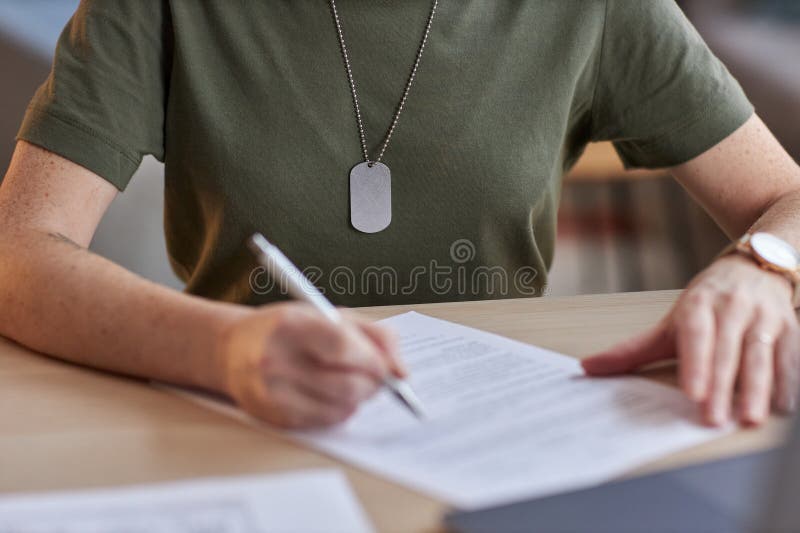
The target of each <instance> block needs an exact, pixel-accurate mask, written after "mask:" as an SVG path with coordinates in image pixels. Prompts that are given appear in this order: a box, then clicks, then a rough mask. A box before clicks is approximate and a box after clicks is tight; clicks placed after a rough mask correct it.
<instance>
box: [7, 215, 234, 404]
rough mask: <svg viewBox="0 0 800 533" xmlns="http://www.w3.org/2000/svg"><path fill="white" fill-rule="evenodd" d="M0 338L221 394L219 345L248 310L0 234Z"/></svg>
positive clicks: (63, 247)
mask: <svg viewBox="0 0 800 533" xmlns="http://www.w3.org/2000/svg"><path fill="white" fill-rule="evenodd" d="M0 258H2V260H0V334H2V335H4V336H7V337H9V338H12V339H14V340H16V341H17V342H19V343H20V344H23V345H25V346H28V347H30V348H32V349H34V350H36V351H39V352H43V353H46V354H50V355H53V356H56V357H59V358H63V359H66V360H69V361H73V362H76V363H80V364H85V365H89V366H93V367H97V368H102V369H106V370H111V371H115V372H121V373H125V374H130V375H134V376H140V377H146V378H151V379H156V380H163V381H167V382H173V383H178V384H185V385H191V386H197V387H203V388H207V389H211V390H217V391H223V389H224V383H223V381H224V379H223V374H224V373H223V371H222V361H220V354H219V353H218V346H219V339H220V338H221V337H222V336H223V335H224V331H225V330H226V327H227V326H228V325H229V324H230V323H231V322H232V321H233V320H235V319H237V318H239V317H241V316H242V315H243V314H245V313H247V312H248V310H247V308H244V307H241V306H235V305H231V304H224V303H218V302H212V301H208V300H204V299H201V298H197V297H193V296H189V295H186V294H182V293H180V292H178V291H174V290H171V289H168V288H166V287H163V286H160V285H157V284H155V283H152V282H149V281H147V280H145V279H143V278H140V277H139V276H137V275H135V274H133V273H131V272H129V271H127V270H125V269H124V268H122V267H120V266H118V265H116V264H114V263H112V262H110V261H108V260H106V259H104V258H102V257H100V256H97V255H95V254H93V253H91V252H89V251H88V250H86V249H85V248H83V247H81V246H79V245H77V244H75V243H74V242H72V241H70V240H69V239H67V238H66V237H63V236H61V235H59V234H56V233H48V232H46V231H37V230H20V231H15V232H13V234H12V233H11V232H10V231H6V232H4V233H3V234H0Z"/></svg>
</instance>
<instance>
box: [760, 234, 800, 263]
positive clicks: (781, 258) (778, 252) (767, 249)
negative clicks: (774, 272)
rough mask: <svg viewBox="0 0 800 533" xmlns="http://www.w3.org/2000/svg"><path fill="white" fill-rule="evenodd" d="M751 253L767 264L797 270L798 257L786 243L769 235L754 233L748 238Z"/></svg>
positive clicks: (799, 258)
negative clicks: (751, 249)
mask: <svg viewBox="0 0 800 533" xmlns="http://www.w3.org/2000/svg"><path fill="white" fill-rule="evenodd" d="M750 246H751V247H752V248H753V251H754V252H755V253H756V254H757V255H758V256H759V257H761V259H763V260H764V261H766V262H767V263H770V264H772V265H775V266H776V267H779V268H782V269H786V270H797V267H798V265H800V257H798V254H797V250H795V249H794V247H792V245H791V244H789V243H788V242H786V241H784V240H782V239H779V238H778V237H776V236H774V235H770V234H769V233H754V234H753V235H752V236H751V237H750Z"/></svg>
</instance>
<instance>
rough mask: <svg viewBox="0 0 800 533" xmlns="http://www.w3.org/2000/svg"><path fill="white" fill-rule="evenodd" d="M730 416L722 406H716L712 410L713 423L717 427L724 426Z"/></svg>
mask: <svg viewBox="0 0 800 533" xmlns="http://www.w3.org/2000/svg"><path fill="white" fill-rule="evenodd" d="M727 418H728V414H727V412H726V410H725V408H724V407H723V406H722V405H714V406H713V407H712V408H711V423H713V424H715V425H718V426H719V425H722V424H724V423H725V422H726V419H727Z"/></svg>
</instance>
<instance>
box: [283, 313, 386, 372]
mask: <svg viewBox="0 0 800 533" xmlns="http://www.w3.org/2000/svg"><path fill="white" fill-rule="evenodd" d="M293 318H294V320H286V321H285V322H286V323H285V324H283V325H282V326H281V328H280V333H279V334H280V335H281V337H282V339H281V342H282V343H283V344H284V345H286V346H287V347H288V348H289V349H290V351H293V352H294V353H296V354H298V356H299V354H302V355H303V356H307V357H311V358H312V359H313V360H314V361H316V362H317V363H318V364H320V365H323V366H327V367H330V368H338V369H346V370H355V371H359V372H364V373H366V374H369V375H371V376H373V377H374V378H375V379H383V376H385V375H386V374H387V373H388V366H387V364H386V363H385V361H384V358H383V357H382V356H381V355H380V351H379V349H378V347H377V346H375V344H374V343H373V342H372V341H371V340H370V339H369V338H367V337H366V335H364V333H362V332H361V330H360V329H358V327H357V326H356V325H355V324H353V323H352V322H350V321H348V320H344V321H342V322H341V323H333V322H331V321H330V320H328V319H326V318H325V317H324V316H322V315H320V314H319V313H317V312H315V311H314V310H313V309H311V308H309V309H308V310H301V311H298V312H297V313H296V314H295V315H294V316H293Z"/></svg>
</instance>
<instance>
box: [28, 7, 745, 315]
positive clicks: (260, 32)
mask: <svg viewBox="0 0 800 533" xmlns="http://www.w3.org/2000/svg"><path fill="white" fill-rule="evenodd" d="M430 4H431V2H430V0H402V1H400V0H394V1H390V0H370V1H364V0H359V1H356V0H339V2H338V8H339V12H340V15H341V20H342V25H343V31H344V36H345V39H346V42H347V46H348V49H349V52H350V58H351V63H352V68H353V74H354V76H355V80H356V83H357V88H358V92H359V97H360V103H361V112H362V115H363V120H364V126H365V129H366V132H367V140H368V144H369V149H370V152H371V154H372V155H373V156H374V154H375V153H376V149H377V147H378V146H379V144H380V142H381V141H382V139H383V136H384V134H385V132H386V130H387V127H388V125H389V122H390V120H391V117H392V114H393V113H394V110H395V108H396V106H397V104H398V101H399V99H400V96H401V94H402V90H403V87H404V84H405V82H406V80H407V78H408V76H409V73H410V69H411V66H412V64H413V60H414V57H415V54H416V51H417V48H418V46H419V43H420V40H421V37H422V33H423V29H424V26H425V22H426V19H427V16H428V13H429V10H430ZM752 112H753V110H752V107H751V105H750V104H749V102H748V101H747V98H746V97H745V95H744V94H743V92H742V90H741V88H740V87H739V85H738V84H737V82H736V81H735V80H734V79H733V78H732V77H731V75H730V74H729V73H728V72H727V70H726V69H725V68H724V66H723V65H722V64H721V63H720V62H719V61H718V60H717V59H716V58H715V57H714V56H713V55H712V54H711V53H710V52H709V50H708V49H707V47H706V45H705V44H704V43H703V41H702V40H701V38H700V37H699V36H698V34H697V33H696V31H695V30H694V29H693V28H692V26H691V25H690V23H689V22H688V21H687V20H686V19H685V18H684V16H683V14H682V13H681V11H680V9H679V8H678V7H677V6H676V4H675V3H674V2H673V0H502V1H491V2H488V1H485V0H441V1H440V3H439V9H438V12H437V14H436V18H435V19H434V22H433V26H432V30H431V33H430V37H429V40H428V43H427V46H426V48H425V52H424V55H423V57H422V61H421V64H420V66H419V70H418V72H417V77H416V81H415V83H414V85H413V87H412V89H411V93H410V96H409V98H408V101H407V103H406V106H405V110H404V111H403V114H402V116H401V118H400V122H399V125H398V127H397V129H396V130H395V132H394V135H393V137H392V141H391V144H390V145H389V148H388V150H387V152H386V155H385V157H384V162H385V163H386V164H387V165H388V166H389V167H390V169H391V171H392V211H393V216H392V222H391V225H390V226H389V227H388V228H387V229H385V230H384V231H382V232H379V233H375V234H365V233H360V232H359V231H357V230H355V229H354V228H353V227H351V225H350V221H349V172H350V169H351V168H352V166H353V165H355V164H357V163H359V162H360V161H361V157H362V156H361V150H360V145H359V138H358V129H357V127H356V121H355V114H354V110H353V103H352V98H351V94H350V89H349V86H348V82H347V77H346V73H345V69H344V65H343V60H342V55H341V51H340V48H339V43H338V40H337V34H336V29H335V26H334V22H333V18H332V16H331V12H330V10H329V7H328V2H326V1H324V0H314V1H311V0H293V1H291V2H289V1H285V0H259V1H246V0H231V1H224V2H222V1H220V2H211V1H208V2H203V1H198V0H136V1H130V0H84V1H83V2H82V4H81V6H80V8H79V9H78V11H77V13H76V14H75V16H74V17H73V18H72V20H71V21H70V23H69V24H68V26H67V28H66V29H65V31H64V33H63V35H62V36H61V39H60V41H59V44H58V48H57V50H56V53H55V62H54V65H53V70H52V73H51V75H50V77H49V78H48V79H47V81H46V82H45V83H44V85H43V86H42V87H41V88H40V89H39V91H38V92H37V93H36V95H35V97H34V99H33V101H32V103H31V106H30V108H29V110H28V112H27V115H26V117H25V120H24V123H23V125H22V128H21V131H20V133H19V138H20V139H24V140H27V141H29V142H31V143H34V144H37V145H40V146H42V147H44V148H46V149H48V150H51V151H53V152H55V153H58V154H60V155H62V156H64V157H66V158H67V159H70V160H72V161H74V162H76V163H78V164H80V165H82V166H84V167H86V168H88V169H90V170H92V171H94V172H95V173H97V174H99V175H100V176H102V177H103V178H105V179H106V180H108V181H109V182H111V183H112V184H114V185H115V186H116V187H117V188H119V189H120V190H123V189H124V188H125V186H126V184H127V183H128V180H129V179H130V177H131V175H132V174H133V173H134V171H135V170H136V168H137V166H138V165H139V163H140V161H141V159H142V157H143V156H144V155H146V154H152V155H154V156H155V157H156V158H158V159H160V160H162V161H164V163H165V165H166V166H165V172H166V183H165V190H164V194H165V200H166V207H165V231H166V236H167V244H168V248H169V254H170V257H171V261H172V264H173V267H174V269H175V270H176V272H177V273H178V274H179V275H180V276H181V277H182V278H183V279H184V280H185V281H186V283H187V290H188V291H189V292H191V293H194V294H199V295H202V296H206V297H210V298H215V299H223V300H228V301H237V302H244V303H251V304H254V303H259V302H266V301H269V300H270V299H273V298H275V297H276V295H278V293H279V291H278V289H277V288H276V287H275V286H274V283H271V282H270V281H269V280H268V279H267V278H266V276H265V275H264V273H263V272H262V271H260V270H258V269H256V268H255V267H256V264H255V262H254V260H253V258H252V256H251V254H250V253H249V252H248V250H247V248H246V247H245V244H244V243H245V240H246V238H247V237H248V236H249V235H250V234H251V233H253V232H254V231H260V232H262V233H263V234H264V235H265V236H266V237H267V238H268V239H269V240H271V241H272V242H274V243H276V244H277V245H278V246H279V247H280V248H281V249H282V250H283V251H284V252H285V253H286V255H287V256H289V257H290V258H291V259H292V260H293V261H294V262H295V263H297V264H298V266H300V267H301V268H302V269H304V270H305V271H306V273H307V274H308V275H309V277H310V278H311V279H312V281H314V282H315V283H316V284H317V285H318V286H319V287H320V288H321V289H323V290H324V292H325V293H326V294H327V295H328V296H329V297H330V298H331V299H332V300H333V301H334V302H336V303H338V304H342V305H379V304H390V303H411V302H428V301H452V300H470V299H482V298H504V297H520V296H532V295H539V294H541V293H542V291H543V289H544V287H545V286H546V280H547V269H548V267H549V265H550V263H551V260H552V257H553V252H554V246H555V242H554V241H555V234H556V212H557V208H558V202H559V191H560V187H561V178H562V175H563V174H564V172H565V171H566V170H568V169H569V167H570V166H571V165H572V164H573V163H574V162H575V160H576V159H577V158H578V157H579V155H580V154H581V152H582V150H583V149H584V147H585V145H586V143H588V142H590V141H600V140H612V141H614V143H615V146H616V148H617V150H618V152H619V153H620V155H621V156H622V158H623V160H624V162H625V163H626V165H628V166H637V167H665V166H672V165H676V164H679V163H682V162H685V161H687V160H689V159H691V158H693V157H695V156H697V155H699V154H701V153H702V152H704V151H706V150H707V149H709V148H710V147H712V146H714V145H715V144H717V143H719V142H720V141H721V140H723V139H724V138H725V137H727V136H728V135H729V134H731V133H732V132H733V131H734V130H736V129H737V128H738V127H739V126H741V125H742V124H743V123H744V122H745V121H746V120H747V119H748V118H749V116H751V114H752ZM121 238H123V237H122V236H121Z"/></svg>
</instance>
